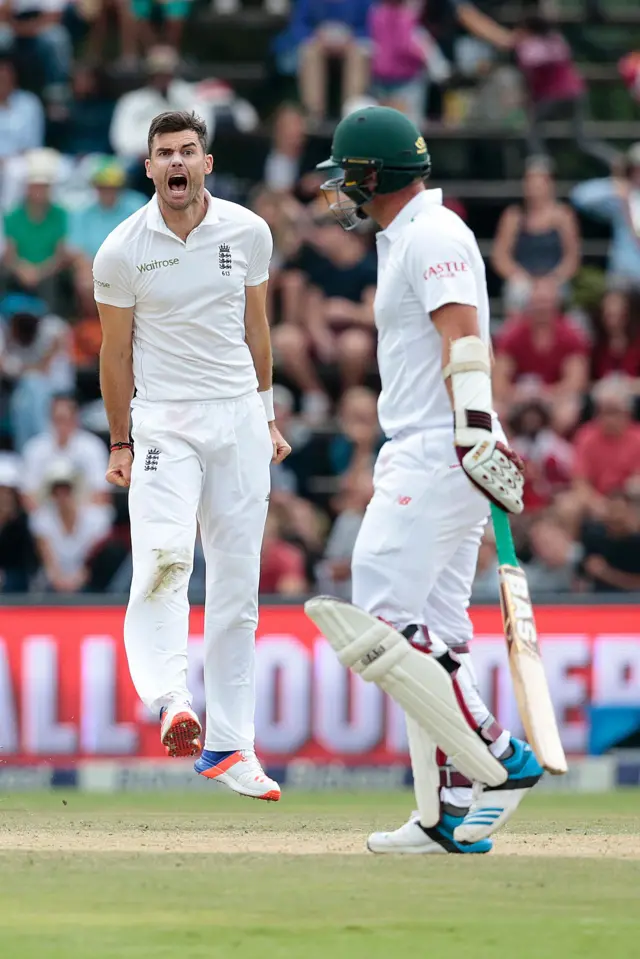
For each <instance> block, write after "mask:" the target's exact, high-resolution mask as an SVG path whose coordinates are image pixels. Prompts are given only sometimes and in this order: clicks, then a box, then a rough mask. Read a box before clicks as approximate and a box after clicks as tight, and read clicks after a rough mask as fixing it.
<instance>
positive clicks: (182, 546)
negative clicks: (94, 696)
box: [94, 193, 272, 750]
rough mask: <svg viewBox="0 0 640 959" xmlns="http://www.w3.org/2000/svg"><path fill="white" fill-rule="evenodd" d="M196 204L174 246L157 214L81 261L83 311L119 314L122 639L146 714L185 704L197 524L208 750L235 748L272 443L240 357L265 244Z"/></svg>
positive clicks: (244, 223)
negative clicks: (88, 286)
mask: <svg viewBox="0 0 640 959" xmlns="http://www.w3.org/2000/svg"><path fill="white" fill-rule="evenodd" d="M206 197H207V212H206V215H205V217H204V219H203V221H202V223H200V225H199V226H198V227H196V229H194V230H193V231H192V232H191V233H190V234H189V236H188V237H187V240H186V241H183V240H182V239H180V238H179V237H178V236H176V235H175V234H174V233H172V232H171V230H169V228H168V227H167V226H166V224H165V222H164V219H163V217H162V215H161V213H160V209H159V207H158V204H157V201H156V199H155V198H154V199H153V200H151V202H150V203H149V204H148V205H147V206H146V207H144V208H143V209H142V210H139V211H138V212H137V213H134V215H133V216H131V217H129V218H128V219H127V220H125V221H124V222H123V223H121V224H120V226H118V227H117V228H116V229H115V230H114V231H113V233H111V234H110V236H109V237H107V239H106V240H105V242H104V243H103V245H102V247H101V248H100V250H99V251H98V254H97V256H96V258H95V263H94V283H95V297H96V300H97V301H98V302H99V303H106V304H109V305H111V306H115V307H124V308H127V307H133V371H134V383H135V388H136V396H135V400H134V404H133V412H132V431H133V439H134V444H135V455H134V461H133V470H132V476H131V488H130V493H129V514H130V520H131V542H132V554H133V578H132V583H131V595H130V598H129V605H128V608H127V614H126V617H125V625H124V638H125V646H126V650H127V656H128V660H129V667H130V670H131V675H132V678H133V681H134V684H135V686H136V689H137V691H138V694H139V696H140V698H141V699H142V700H143V702H144V703H146V705H147V706H149V708H150V709H152V710H153V711H157V710H159V709H160V708H161V707H162V706H164V705H168V704H169V703H171V702H191V696H190V693H189V690H188V688H187V639H188V632H189V604H188V599H187V587H188V581H189V577H190V575H191V569H192V565H193V551H194V542H195V536H196V528H197V525H199V527H200V533H201V538H202V546H203V551H204V554H205V560H206V564H207V582H206V588H207V595H206V608H205V629H204V686H205V698H206V707H207V724H206V746H207V748H209V749H216V750H227V749H231V750H234V749H250V748H252V746H253V739H254V728H253V714H254V641H255V628H256V625H257V619H258V580H259V571H260V548H261V543H262V533H263V529H264V522H265V519H266V513H267V505H268V503H267V500H268V496H269V464H270V460H271V454H272V444H271V438H270V433H269V427H268V425H267V419H266V414H265V410H264V406H263V404H262V401H261V399H260V397H259V395H258V392H257V386H258V383H257V379H256V374H255V369H254V366H253V361H252V359H251V354H250V352H249V349H248V347H247V345H246V343H245V324H244V313H245V287H247V286H257V285H258V284H260V283H263V282H264V281H265V280H266V279H267V278H268V275H269V274H268V269H269V259H270V256H271V249H272V243H271V234H270V232H269V228H268V226H267V224H266V223H265V222H264V220H262V219H261V218H260V217H258V216H256V215H255V214H254V213H252V212H250V211H249V210H246V209H244V208H243V207H240V206H237V205H236V204H234V203H228V202H226V201H224V200H219V199H214V198H213V197H211V195H210V194H208V193H207V194H206Z"/></svg>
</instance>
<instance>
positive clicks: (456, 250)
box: [405, 236, 479, 313]
mask: <svg viewBox="0 0 640 959" xmlns="http://www.w3.org/2000/svg"><path fill="white" fill-rule="evenodd" d="M407 253H408V255H407V258H406V261H405V262H406V264H407V269H408V271H409V282H410V283H411V286H412V288H413V291H414V293H415V294H416V296H417V297H418V299H419V300H420V302H421V304H422V306H423V307H424V309H425V312H426V313H433V312H434V311H435V310H438V309H440V307H441V306H446V305H447V304H448V303H460V304H461V305H462V306H475V307H478V306H479V298H478V288H477V284H476V279H475V276H474V273H473V268H472V265H471V255H470V254H471V251H470V250H469V249H468V247H467V246H465V244H464V243H463V242H461V241H460V240H459V239H457V238H454V237H447V236H443V237H442V238H441V239H439V242H438V244H437V246H436V245H435V244H433V243H420V237H419V236H416V237H415V238H413V239H412V240H411V241H410V243H409V246H408V249H407Z"/></svg>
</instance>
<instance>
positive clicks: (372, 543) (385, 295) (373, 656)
mask: <svg viewBox="0 0 640 959" xmlns="http://www.w3.org/2000/svg"><path fill="white" fill-rule="evenodd" d="M331 153H332V155H331V159H330V160H328V161H326V162H325V163H323V164H321V165H320V169H329V168H332V167H339V168H341V170H342V173H341V175H340V176H338V177H336V178H335V179H331V180H328V181H327V182H326V183H325V184H324V186H323V190H324V192H325V194H326V195H327V198H328V200H329V203H330V207H331V209H332V211H333V212H334V213H335V215H336V217H337V218H338V220H339V221H340V223H341V224H342V225H343V226H344V227H345V229H352V228H353V227H354V226H355V225H356V224H357V223H358V219H359V218H364V217H366V216H370V217H372V218H373V220H375V221H376V222H377V223H378V225H379V226H380V227H381V231H380V232H379V233H378V235H377V248H378V287H377V293H376V298H375V322H376V327H377V330H378V365H379V369H380V377H381V381H382V392H381V394H380V400H379V417H380V423H381V426H382V429H383V431H384V433H385V435H386V437H387V439H388V442H387V443H385V445H384V446H383V448H382V450H381V452H380V455H379V457H378V461H377V463H376V467H375V471H374V495H373V499H372V500H371V503H370V504H369V507H368V509H367V511H366V514H365V517H364V521H363V523H362V527H361V529H360V533H359V536H358V540H357V543H356V546H355V550H354V554H353V569H352V580H353V605H350V604H348V603H341V602H339V601H338V600H334V599H332V598H330V597H316V598H315V599H313V600H310V601H309V602H308V603H307V604H306V611H307V613H308V615H309V616H310V618H311V619H313V620H314V622H315V623H316V624H317V625H318V626H319V627H320V628H321V629H322V631H323V633H324V635H325V636H326V637H327V639H328V640H329V642H330V643H331V644H332V646H333V647H334V649H335V650H336V652H337V653H338V656H339V658H340V661H341V662H342V663H343V664H344V665H346V666H350V667H351V668H352V669H353V670H354V671H355V672H357V673H358V674H360V675H361V676H363V678H364V679H367V680H370V681H374V682H377V683H378V685H380V686H381V687H382V688H383V689H384V690H385V691H386V692H388V693H389V695H391V696H392V697H393V698H394V699H395V700H396V702H398V703H399V704H400V705H401V706H402V708H403V709H404V710H405V713H406V714H407V729H408V737H409V747H410V754H411V762H412V767H413V774H414V784H415V793H416V802H417V806H418V812H417V813H415V814H414V815H413V816H412V817H411V818H410V820H409V821H408V822H407V823H406V824H405V825H403V826H401V827H400V828H399V829H397V830H395V832H390V833H374V834H373V835H372V836H370V837H369V842H368V846H369V849H370V850H372V851H373V852H377V853H386V852H404V853H443V852H447V853H484V852H488V851H489V850H490V848H491V840H490V839H489V838H488V837H489V835H490V834H491V833H492V832H494V831H495V829H496V828H498V827H499V826H501V825H502V824H503V823H504V822H506V820H507V819H508V818H509V817H510V816H511V815H512V814H513V812H514V810H515V809H516V807H517V806H518V804H519V803H520V801H521V800H522V798H523V796H524V795H525V794H526V793H527V791H528V790H529V789H531V787H532V786H533V785H535V783H536V782H537V781H538V780H539V778H540V776H541V775H542V768H541V766H540V765H539V763H538V761H537V759H536V758H535V756H534V754H533V752H532V750H531V748H530V747H529V746H528V744H527V743H524V742H521V741H519V740H517V739H514V738H513V737H511V736H510V734H509V733H508V732H507V731H506V730H504V729H502V728H501V727H500V726H499V725H498V723H497V722H496V720H495V719H494V717H493V716H492V715H491V714H490V712H489V710H488V709H487V707H486V706H485V704H484V703H483V701H482V700H481V698H480V695H479V692H478V689H477V685H476V680H475V675H474V671H473V667H472V664H471V661H470V656H469V650H468V643H469V640H470V639H471V636H472V627H471V622H470V619H469V616H468V613H467V608H468V604H469V597H470V593H471V586H472V582H473V577H474V573H475V568H476V562H477V557H478V549H479V545H480V539H481V536H482V531H483V528H484V526H485V524H486V522H487V516H488V513H489V503H490V502H492V503H494V504H497V505H498V506H500V507H501V508H502V509H504V510H506V511H508V512H512V513H519V512H520V511H521V510H522V489H523V476H522V463H521V461H520V460H519V458H518V457H517V455H516V454H515V453H514V452H512V451H511V450H510V449H509V448H508V447H507V445H506V440H505V437H504V434H503V432H502V430H501V427H500V425H499V423H498V422H497V420H496V417H495V415H494V414H493V412H492V401H491V368H490V367H491V351H490V338H489V300H488V295H487V287H486V278H485V269H484V263H483V260H482V257H481V255H480V252H479V250H478V246H477V243H476V240H475V237H474V236H473V234H472V232H471V231H470V230H469V229H468V228H467V226H466V225H465V224H464V223H463V222H462V221H461V220H460V219H459V217H458V216H456V214H455V213H452V212H451V211H450V210H448V209H446V208H445V207H444V206H443V205H442V191H440V190H427V189H426V188H425V185H424V181H425V180H426V179H427V177H428V175H429V172H430V166H431V163H430V158H429V154H428V152H427V146H426V144H425V141H424V139H423V137H422V136H421V134H420V131H419V130H418V129H417V128H416V127H415V126H414V124H413V123H412V122H411V121H410V120H409V119H408V118H407V117H405V116H404V115H403V114H402V113H399V112H398V111H396V110H393V109H390V108H388V107H368V108H366V109H363V110H359V111H356V112H354V113H352V114H350V115H349V116H347V117H346V118H345V119H343V120H342V122H341V123H340V124H339V125H338V126H337V128H336V131H335V136H334V140H333V146H332V151H331ZM474 782H476V783H478V784H483V787H484V788H482V786H479V787H478V788H477V789H476V791H475V792H474V793H473V794H472V786H473V783H474ZM474 796H475V798H473V797H474Z"/></svg>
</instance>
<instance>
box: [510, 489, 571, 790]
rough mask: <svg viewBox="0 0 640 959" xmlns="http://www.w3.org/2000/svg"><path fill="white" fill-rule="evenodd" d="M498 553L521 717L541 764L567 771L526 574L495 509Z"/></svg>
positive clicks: (558, 771)
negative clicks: (541, 654) (519, 563)
mask: <svg viewBox="0 0 640 959" xmlns="http://www.w3.org/2000/svg"><path fill="white" fill-rule="evenodd" d="M491 517H492V519H493V528H494V531H495V536H496V548H497V551H498V563H499V567H498V576H499V578H500V607H501V610H502V623H503V626H504V635H505V639H506V641H507V649H508V652H509V668H510V669H511V678H512V680H513V686H514V691H515V695H516V702H517V704H518V712H519V713H520V719H521V720H522V725H523V726H524V730H525V733H526V736H527V739H528V741H529V744H530V746H531V748H532V749H533V751H534V753H535V754H536V757H537V759H538V762H539V763H540V765H541V766H543V767H544V768H545V769H546V770H547V771H548V772H550V773H553V775H555V776H561V775H562V774H563V773H566V771H567V760H566V757H565V754H564V749H563V748H562V742H561V740H560V734H559V732H558V724H557V722H556V716H555V712H554V709H553V703H552V701H551V694H550V693H549V685H548V683H547V677H546V675H545V671H544V666H543V664H542V658H541V656H540V647H539V645H538V634H537V632H536V624H535V619H534V616H533V606H532V605H531V597H530V595H529V584H528V583H527V577H526V576H525V573H524V570H523V569H522V568H521V567H520V566H519V565H518V560H517V557H516V551H515V547H514V545H513V537H512V535H511V527H510V525H509V517H508V515H507V513H505V512H504V510H501V509H499V508H498V507H497V506H493V505H492V506H491Z"/></svg>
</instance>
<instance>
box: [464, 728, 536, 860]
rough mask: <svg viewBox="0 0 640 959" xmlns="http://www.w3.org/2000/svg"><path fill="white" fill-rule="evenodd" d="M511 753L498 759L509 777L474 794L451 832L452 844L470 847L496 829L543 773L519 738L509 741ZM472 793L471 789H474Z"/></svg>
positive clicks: (531, 752)
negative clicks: (506, 757)
mask: <svg viewBox="0 0 640 959" xmlns="http://www.w3.org/2000/svg"><path fill="white" fill-rule="evenodd" d="M511 746H512V748H513V754H512V755H511V756H509V758H508V759H503V760H501V762H502V765H503V766H504V767H505V769H506V770H507V772H508V773H509V776H508V778H507V780H506V782H504V783H502V785H500V786H497V787H489V786H483V787H482V791H481V792H478V793H477V794H476V795H474V800H473V803H472V804H471V808H470V810H469V812H468V813H467V815H466V816H465V817H464V819H463V821H462V823H461V824H460V825H459V826H457V827H456V829H455V831H454V838H455V841H456V842H458V843H463V844H464V843H471V844H472V846H473V845H476V844H477V843H478V842H481V841H482V840H485V839H487V838H488V837H489V836H490V835H491V834H492V833H494V832H495V831H496V829H500V828H501V826H504V824H505V823H506V822H508V820H509V819H511V817H512V816H513V814H514V812H515V811H516V809H517V808H518V806H519V805H520V803H521V802H522V800H523V799H524V797H525V796H526V795H527V793H528V792H529V790H531V789H533V787H534V786H535V784H536V783H537V782H538V781H539V779H540V778H541V777H542V774H543V772H544V770H543V768H542V766H541V765H540V763H539V762H538V760H537V759H536V757H535V755H534V753H533V750H532V748H531V746H530V745H529V744H528V743H525V742H522V740H520V739H513V738H512V739H511ZM474 792H475V790H474Z"/></svg>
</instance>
